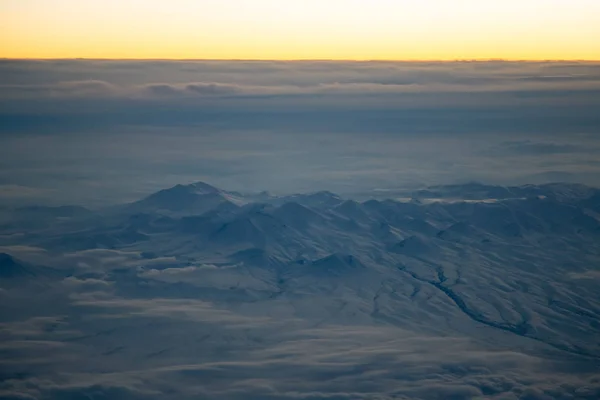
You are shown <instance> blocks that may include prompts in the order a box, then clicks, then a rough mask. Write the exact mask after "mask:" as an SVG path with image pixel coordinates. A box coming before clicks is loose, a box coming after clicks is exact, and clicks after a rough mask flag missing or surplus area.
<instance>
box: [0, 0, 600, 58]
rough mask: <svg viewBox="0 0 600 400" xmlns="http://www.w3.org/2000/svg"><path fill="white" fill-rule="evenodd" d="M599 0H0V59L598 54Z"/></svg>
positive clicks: (579, 56) (527, 56)
mask: <svg viewBox="0 0 600 400" xmlns="http://www.w3.org/2000/svg"><path fill="white" fill-rule="evenodd" d="M599 18H600V2H598V1H597V0H485V1H481V0H420V1H416V0H370V1H364V0H302V1H291V0H285V1H282V0H228V1H222V0H169V1H166V0H103V1H95V0H94V1H93V0H53V1H47V0H0V57H3V58H103V59H104V58H127V59H144V58H151V59H267V60H290V59H334V60H455V59H510V60H515V59H517V60H548V59H552V60H574V59H577V60H600V40H598V38H599V37H600V24H598V23H597V21H598V19H599Z"/></svg>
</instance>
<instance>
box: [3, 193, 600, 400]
mask: <svg viewBox="0 0 600 400" xmlns="http://www.w3.org/2000/svg"><path fill="white" fill-rule="evenodd" d="M599 196H600V191H599V190H597V189H594V188H589V187H584V186H581V185H561V184H553V185H543V186H533V185H528V186H522V187H496V186H491V185H481V184H467V185H452V186H438V187H432V188H427V189H424V190H421V191H419V192H414V193H412V195H411V196H409V197H412V198H413V199H414V200H413V201H407V200H406V199H405V198H402V199H398V198H397V196H395V195H392V196H391V198H390V199H383V198H381V195H380V194H378V195H377V196H373V198H372V199H369V200H367V199H362V200H360V201H358V200H357V199H345V198H342V197H341V196H338V195H336V194H333V193H330V192H317V193H309V194H297V195H291V196H271V195H269V194H266V193H262V194H259V195H245V194H241V193H236V192H228V191H223V190H220V189H218V188H216V187H213V186H211V185H208V184H205V183H195V184H192V185H177V186H175V187H173V188H170V189H165V190H162V191H160V192H157V193H155V194H152V195H150V196H148V197H146V198H144V199H142V200H140V201H137V202H134V203H131V204H126V205H123V206H119V207H112V208H110V209H106V210H95V211H89V210H85V209H79V208H69V209H46V208H31V210H30V211H31V214H30V215H31V220H30V219H28V218H27V215H28V214H27V211H26V210H20V211H18V212H16V211H14V210H13V212H10V211H5V212H4V213H3V214H2V217H3V218H2V222H3V223H2V224H0V253H2V254H0V300H1V301H2V303H3V304H7V306H6V307H5V309H4V310H2V311H1V312H0V317H1V318H0V335H1V337H2V339H3V343H4V344H3V345H2V346H3V347H2V348H3V352H4V353H3V354H4V356H3V360H4V361H0V369H2V371H8V372H6V373H3V374H0V379H1V380H0V397H2V396H4V397H7V398H27V396H29V398H123V399H129V398H173V399H179V398H207V399H211V398H232V399H237V398H244V399H246V398H256V399H259V398H260V399H284V398H296V399H297V398H322V399H325V398H329V399H332V398H339V399H366V398H381V399H388V398H390V399H391V398H404V399H412V398H422V399H429V398H439V399H445V398H455V399H462V398H498V399H506V398H523V399H526V398H527V399H533V398H540V399H542V398H564V399H567V398H568V399H577V398H582V399H584V398H587V399H592V398H598V396H599V395H600V384H599V383H598V382H600V381H599V380H598V379H599V376H600V368H599V367H598V365H600V364H599V361H600V345H599V342H598V337H600V294H599V292H598V290H597V288H598V283H599V282H600V217H599V208H598V204H599V203H598V198H599ZM398 197H401V196H398ZM417 200H418V201H417ZM40 215H43V219H39V216H40ZM36 221H37V222H36ZM25 278H26V279H25ZM90 359H93V360H94V363H90V362H89V360H90ZM11 396H12V397H11ZM19 396H20V397H19Z"/></svg>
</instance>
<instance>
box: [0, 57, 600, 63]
mask: <svg viewBox="0 0 600 400" xmlns="http://www.w3.org/2000/svg"><path fill="white" fill-rule="evenodd" d="M0 61H217V62H218V61H221V62H223V61H227V62H235V61H238V62H356V63H359V62H403V63H411V62H414V63H422V62H438V63H442V62H448V63H452V62H508V63H510V62H521V63H524V62H532V63H535V62H579V63H600V59H577V58H565V59H551V58H548V59H542V58H539V59H537V58H536V59H517V58H515V59H511V58H454V59H450V58H448V59H444V58H431V59H429V58H424V59H379V58H375V59H351V58H348V59H342V58H297V59H295V58H294V59H293V58H280V59H278V58H159V57H156V58H150V57H149V58H137V57H131V58H122V57H121V58H118V57H0Z"/></svg>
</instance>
